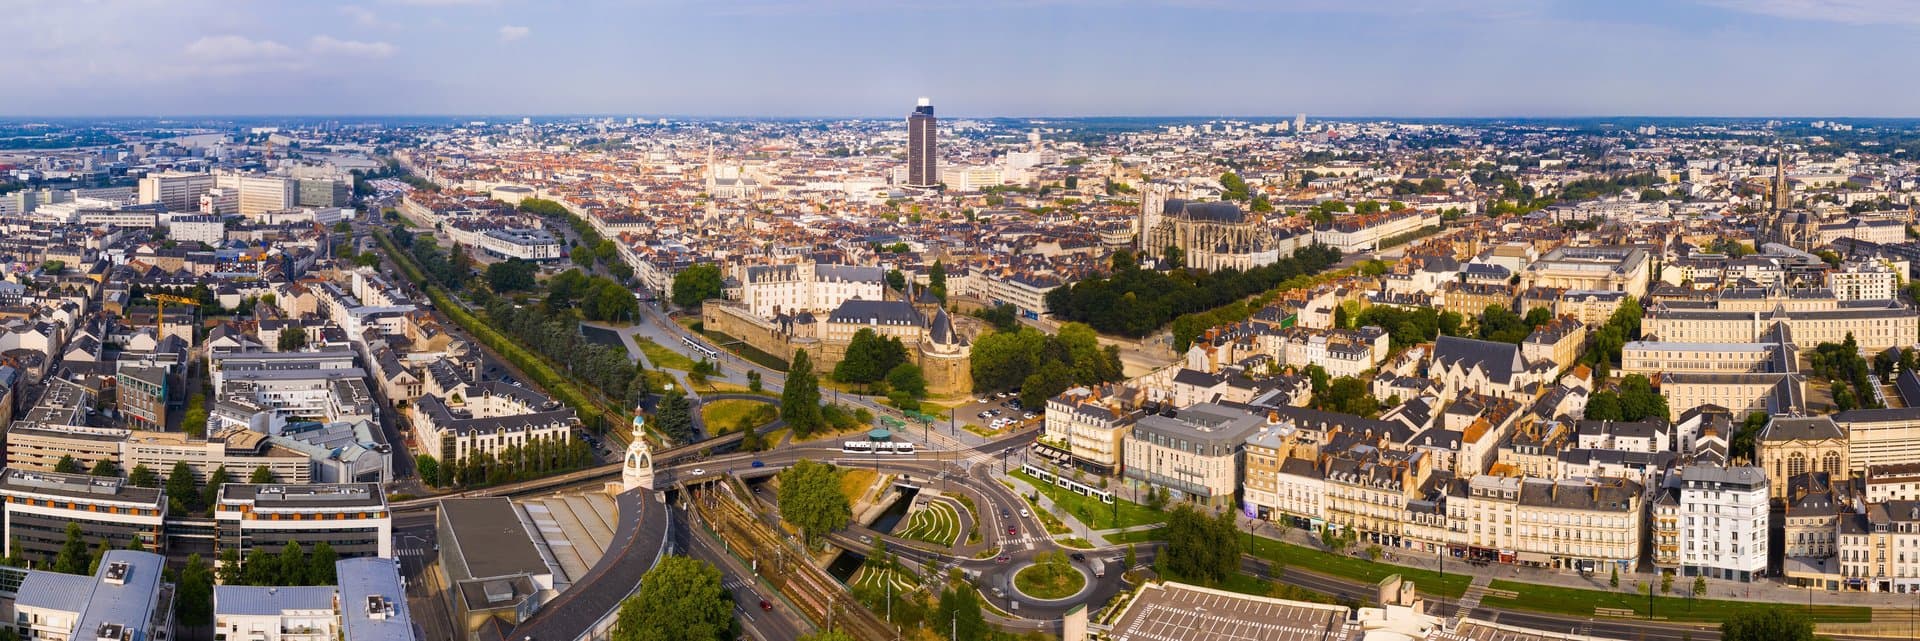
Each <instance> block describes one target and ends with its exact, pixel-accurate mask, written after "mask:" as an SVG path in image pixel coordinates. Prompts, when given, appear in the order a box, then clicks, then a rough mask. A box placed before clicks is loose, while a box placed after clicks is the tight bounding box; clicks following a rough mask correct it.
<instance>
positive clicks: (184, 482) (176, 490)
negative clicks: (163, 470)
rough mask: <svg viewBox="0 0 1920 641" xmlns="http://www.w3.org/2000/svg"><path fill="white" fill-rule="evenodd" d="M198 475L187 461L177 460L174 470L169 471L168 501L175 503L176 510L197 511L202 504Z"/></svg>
mask: <svg viewBox="0 0 1920 641" xmlns="http://www.w3.org/2000/svg"><path fill="white" fill-rule="evenodd" d="M195 476H197V475H196V474H194V473H193V468H192V467H189V466H188V465H187V462H186V461H175V462H174V464H173V471H171V472H169V473H167V501H168V502H170V503H172V504H173V511H175V512H195V511H198V510H199V509H200V508H199V505H200V493H199V492H196V491H194V489H195V488H196V487H198V485H199V484H198V482H197V481H198V479H196V478H195Z"/></svg>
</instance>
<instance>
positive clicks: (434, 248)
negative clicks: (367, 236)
mask: <svg viewBox="0 0 1920 641" xmlns="http://www.w3.org/2000/svg"><path fill="white" fill-rule="evenodd" d="M392 235H393V243H394V244H395V245H397V246H399V247H400V248H401V249H403V250H406V251H407V253H409V254H411V255H412V256H413V262H414V263H415V264H418V265H419V266H420V271H421V272H422V273H424V274H425V275H426V277H427V280H429V281H431V282H433V283H436V284H438V285H440V286H442V287H445V288H447V289H450V290H454V291H460V290H461V289H464V288H465V287H466V285H467V279H468V277H470V276H471V275H472V274H473V258H472V257H470V256H468V255H467V248H466V247H465V246H463V245H460V244H458V243H455V244H454V246H453V251H452V252H443V251H440V246H439V245H436V244H434V242H433V236H432V235H431V234H429V235H428V236H427V238H426V239H425V240H421V239H419V238H416V237H415V236H414V234H413V232H412V231H409V230H408V229H407V228H406V227H404V226H401V225H394V226H393V230H392Z"/></svg>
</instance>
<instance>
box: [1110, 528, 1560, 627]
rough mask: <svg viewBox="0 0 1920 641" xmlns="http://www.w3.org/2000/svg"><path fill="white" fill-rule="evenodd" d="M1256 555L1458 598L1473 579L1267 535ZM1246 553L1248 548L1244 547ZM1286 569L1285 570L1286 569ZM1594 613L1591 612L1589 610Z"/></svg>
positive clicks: (1134, 536)
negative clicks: (1393, 579) (1395, 579)
mask: <svg viewBox="0 0 1920 641" xmlns="http://www.w3.org/2000/svg"><path fill="white" fill-rule="evenodd" d="M1163 536H1164V534H1163V533H1162V532H1161V531H1160V530H1158V529H1153V530H1141V531H1138V532H1124V533H1120V534H1113V535H1108V536H1107V541H1108V542H1110V543H1129V542H1139V541H1158V540H1161V539H1162V537H1163ZM1253 541H1254V549H1253V555H1254V556H1257V557H1260V558H1263V559H1267V560H1269V561H1272V560H1278V561H1279V562H1280V564H1281V565H1282V566H1284V567H1287V568H1293V567H1297V568H1301V569H1304V570H1310V571H1314V572H1319V573H1321V574H1328V575H1332V576H1337V577H1341V578H1346V579H1352V580H1355V581H1363V582H1366V583H1369V584H1372V583H1378V582H1379V581H1380V580H1381V579H1384V578H1387V577H1388V576H1390V575H1394V574H1398V575H1400V576H1401V577H1402V578H1405V579H1407V580H1409V581H1413V582H1415V583H1418V584H1419V585H1420V591H1421V592H1423V593H1426V594H1437V595H1440V596H1444V597H1448V598H1458V597H1459V596H1460V595H1461V594H1462V593H1465V592H1466V591H1467V583H1468V582H1469V581H1471V580H1472V579H1471V578H1470V577H1468V576H1467V575H1464V574H1459V573H1455V574H1448V575H1446V576H1445V577H1442V576H1440V574H1439V573H1438V572H1434V571H1433V570H1424V569H1420V568H1406V567H1400V566H1397V565H1391V564H1387V563H1374V562H1371V561H1368V560H1366V559H1360V558H1354V557H1351V556H1347V555H1344V554H1330V553H1327V552H1322V551H1320V550H1316V549H1313V548H1309V547H1303V546H1299V545H1294V544H1292V543H1282V542H1280V541H1276V540H1273V539H1270V538H1267V537H1264V536H1263V537H1255V538H1254V540H1253ZM1242 551H1243V552H1244V551H1245V550H1242ZM1283 571H1284V570H1283ZM1587 613H1588V614H1592V611H1588V612H1587Z"/></svg>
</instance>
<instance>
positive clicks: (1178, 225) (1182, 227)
mask: <svg viewBox="0 0 1920 641" xmlns="http://www.w3.org/2000/svg"><path fill="white" fill-rule="evenodd" d="M1171 194H1172V188H1171V187H1168V186H1166V185H1148V186H1147V187H1146V191H1145V193H1144V197H1143V198H1142V199H1141V201H1140V221H1139V225H1138V231H1137V238H1138V242H1137V243H1136V246H1137V247H1138V248H1139V251H1140V253H1141V254H1143V255H1147V256H1163V255H1165V253H1166V250H1167V248H1169V247H1173V248H1177V249H1179V250H1180V256H1181V263H1182V264H1183V265H1184V266H1186V267H1192V268H1196V269H1205V270H1209V271H1212V270H1218V269H1226V268H1228V267H1231V268H1234V269H1239V270H1246V269H1249V268H1253V267H1260V266H1263V265H1270V264H1273V263H1274V262H1277V261H1279V260H1280V249H1279V243H1278V242H1276V241H1275V239H1274V237H1273V230H1272V229H1269V228H1268V227H1267V226H1266V225H1265V224H1264V223H1262V221H1261V220H1260V217H1259V216H1258V215H1254V214H1249V213H1247V212H1245V211H1242V210H1241V209H1240V207H1239V206H1237V205H1234V204H1233V203H1225V202H1198V201H1193V200H1187V199H1183V198H1170V197H1169V196H1170V195H1171Z"/></svg>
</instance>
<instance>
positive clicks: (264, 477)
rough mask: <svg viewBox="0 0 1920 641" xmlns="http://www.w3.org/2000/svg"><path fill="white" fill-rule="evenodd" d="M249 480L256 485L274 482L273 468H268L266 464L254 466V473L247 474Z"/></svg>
mask: <svg viewBox="0 0 1920 641" xmlns="http://www.w3.org/2000/svg"><path fill="white" fill-rule="evenodd" d="M247 482H248V483H252V484H254V485H266V484H268V483H272V482H274V478H273V470H270V469H267V466H265V465H261V466H258V467H255V468H253V473H252V474H249V475H247Z"/></svg>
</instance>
